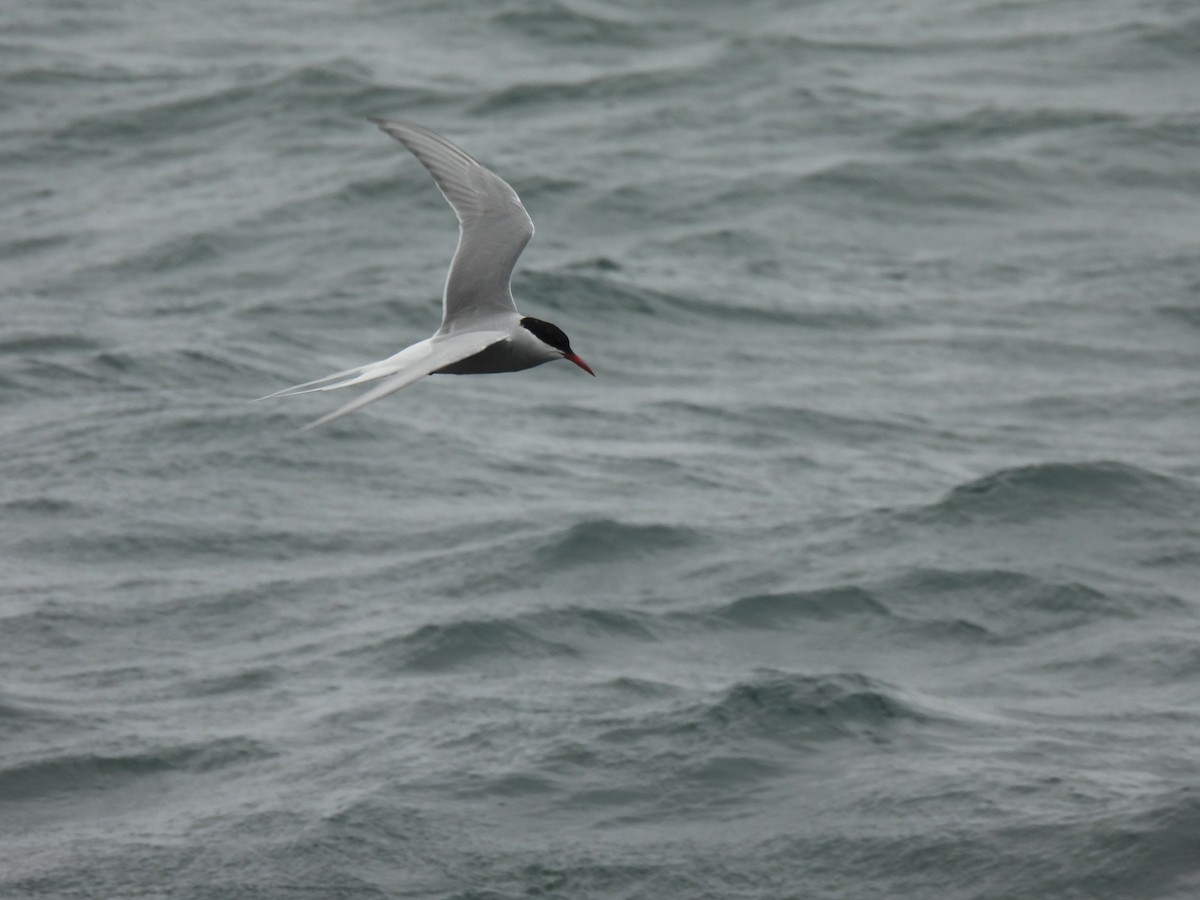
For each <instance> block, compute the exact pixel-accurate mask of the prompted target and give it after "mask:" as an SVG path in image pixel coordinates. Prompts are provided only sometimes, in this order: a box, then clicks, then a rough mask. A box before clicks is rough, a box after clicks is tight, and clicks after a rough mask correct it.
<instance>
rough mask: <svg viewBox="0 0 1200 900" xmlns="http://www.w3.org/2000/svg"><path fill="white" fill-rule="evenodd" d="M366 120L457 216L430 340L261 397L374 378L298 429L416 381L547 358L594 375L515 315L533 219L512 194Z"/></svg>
mask: <svg viewBox="0 0 1200 900" xmlns="http://www.w3.org/2000/svg"><path fill="white" fill-rule="evenodd" d="M371 121H373V122H375V123H376V124H377V125H378V126H379V127H380V128H381V129H382V130H383V131H385V132H387V133H388V134H390V135H391V136H392V137H394V138H395V139H396V140H398V141H399V142H400V143H401V144H403V145H404V146H405V147H406V148H407V149H408V150H409V151H410V152H411V153H412V154H413V155H414V156H415V157H416V158H417V159H418V160H419V161H420V162H421V164H422V165H423V166H425V168H426V169H427V170H428V171H429V174H430V175H432V176H433V180H434V181H435V182H436V183H437V186H438V188H439V189H440V190H441V192H442V195H443V196H444V197H445V198H446V200H447V202H448V203H449V204H450V206H451V208H452V209H453V210H454V212H455V215H457V216H458V223H459V238H458V249H457V250H456V251H455V253H454V260H453V262H451V264H450V271H449V273H448V274H447V276H446V290H445V293H444V294H443V297H442V325H441V327H440V328H439V329H438V330H437V332H435V333H434V335H433V336H432V337H429V338H426V339H425V340H423V341H418V342H417V343H415V344H413V345H412V346H410V347H406V348H404V349H403V350H401V351H400V352H399V353H396V354H394V355H392V356H389V357H388V358H387V359H381V360H379V361H377V362H373V363H368V364H367V365H365V366H359V367H357V368H354V369H347V370H346V371H344V372H336V373H334V374H333V375H327V376H326V377H324V378H319V379H317V380H316V381H310V382H306V383H305V384H298V385H296V386H294V387H290V388H284V389H283V390H282V391H276V392H275V393H274V394H271V395H269V397H264V398H263V399H264V400H265V399H270V397H286V396H290V395H292V394H306V393H309V392H311V391H332V390H336V389H338V388H344V387H350V386H352V385H358V384H366V383H368V382H372V381H379V380H381V379H382V383H381V384H378V385H376V386H375V387H373V388H372V389H371V390H369V391H367V392H366V393H364V394H362V395H361V396H359V397H358V398H356V399H355V400H353V401H351V402H350V403H347V404H346V405H345V406H343V407H341V408H340V409H337V410H335V411H333V412H332V413H329V414H328V415H325V416H322V417H321V418H320V419H317V420H316V421H315V422H313V423H311V424H310V425H306V426H305V428H306V429H307V428H315V427H316V426H318V425H323V424H324V423H326V422H329V421H332V420H333V419H336V418H338V417H340V416H344V415H346V413H350V412H353V411H354V410H356V409H361V408H362V407H363V406H366V405H367V404H368V403H371V402H373V401H375V400H378V399H380V398H381V397H385V396H387V395H388V394H391V393H393V392H395V391H398V390H400V389H401V388H404V387H407V386H408V385H410V384H412V383H413V382H414V381H417V380H418V379H421V378H423V377H425V376H426V375H433V374H439V373H440V374H450V375H481V374H487V373H493V372H517V371H520V370H522V369H530V368H533V367H534V366H540V365H541V364H542V363H547V362H552V361H553V360H556V359H567V360H570V361H571V362H573V363H575V365H577V366H579V367H580V368H581V369H583V370H584V371H586V372H588V373H589V374H592V375H594V374H595V373H594V372H592V370H591V368H590V367H589V366H588V364H587V363H585V362H584V361H583V360H582V359H580V358H579V357H578V356H577V355H576V354H575V353H574V351H572V350H571V345H570V342H569V341H568V340H567V336H566V335H565V334H564V333H563V332H562V331H561V330H560V329H559V328H557V327H556V326H554V325H551V324H550V323H549V322H543V321H542V320H540V319H534V318H531V317H529V316H522V315H521V314H520V313H518V312H517V308H516V304H514V303H513V298H512V289H511V287H510V280H511V278H512V271H513V267H514V266H515V265H516V262H517V257H519V256H520V255H521V251H522V250H524V249H525V245H526V244H528V243H529V239H530V238H531V237H533V222H532V221H531V220H530V218H529V214H528V213H527V212H526V211H525V207H524V206H522V205H521V200H520V198H519V197H518V196H517V194H516V191H514V190H513V189H512V188H511V187H509V185H508V184H507V183H506V182H505V181H504V180H503V179H501V178H500V177H499V176H498V175H496V174H495V173H494V172H491V171H489V170H488V169H486V168H484V167H483V166H482V165H480V164H479V163H478V162H476V161H475V160H474V159H472V158H471V157H470V156H468V155H467V154H466V153H464V152H463V151H462V150H460V149H459V148H458V147H456V146H454V144H452V143H450V142H449V141H448V140H446V139H445V138H444V137H442V136H441V135H439V134H436V133H435V132H433V131H430V130H429V129H428V128H424V127H423V126H421V125H416V124H414V123H412V122H404V121H401V120H399V119H372V120H371Z"/></svg>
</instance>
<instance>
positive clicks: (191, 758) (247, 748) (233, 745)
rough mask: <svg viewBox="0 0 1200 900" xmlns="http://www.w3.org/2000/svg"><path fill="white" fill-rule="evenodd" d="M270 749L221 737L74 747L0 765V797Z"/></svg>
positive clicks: (211, 764) (247, 758) (43, 793)
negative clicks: (117, 747)
mask: <svg viewBox="0 0 1200 900" xmlns="http://www.w3.org/2000/svg"><path fill="white" fill-rule="evenodd" d="M274 755H275V754H274V752H273V751H271V750H269V749H268V748H267V747H266V746H265V745H263V744H261V743H259V742H256V741H251V740H247V739H245V738H227V739H222V740H214V741H209V742H207V743H202V744H191V745H181V746H176V747H164V748H160V749H156V750H153V751H146V752H141V753H117V754H111V755H108V754H103V753H80V754H65V755H61V756H56V757H53V758H50V759H35V760H29V761H27V762H23V763H17V764H15V765H9V766H7V767H5V768H3V769H0V802H2V801H8V802H16V801H28V800H36V799H41V798H45V797H51V796H56V795H60V794H64V793H71V792H75V791H83V790H111V789H114V788H119V787H122V786H124V785H126V784H129V783H132V782H136V781H138V780H140V779H143V778H146V777H149V776H154V775H159V774H162V773H166V772H210V771H214V770H218V769H222V768H225V767H228V766H232V765H238V764H241V763H245V762H252V761H257V760H261V759H268V758H270V757H272V756H274Z"/></svg>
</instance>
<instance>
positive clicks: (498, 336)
mask: <svg viewBox="0 0 1200 900" xmlns="http://www.w3.org/2000/svg"><path fill="white" fill-rule="evenodd" d="M508 336H509V335H508V332H506V331H470V332H466V333H463V334H456V335H444V336H439V335H435V336H434V337H431V338H426V339H425V340H423V341H420V342H419V343H416V344H413V345H412V346H411V347H405V348H404V349H403V350H401V351H400V352H399V353H397V354H395V355H394V356H389V357H388V358H387V359H381V360H379V361H378V362H373V363H367V365H365V366H359V367H358V368H357V369H347V370H345V371H344V372H336V373H334V374H333V375H327V376H325V377H324V378H318V379H317V380H316V381H309V382H306V383H304V384H298V385H296V386H295V387H290V388H284V389H283V390H282V391H276V392H275V393H274V394H271V395H269V396H267V397H263V398H261V399H263V400H269V399H271V398H272V397H290V396H292V395H293V394H308V393H311V392H313V391H333V390H337V389H338V388H344V387H350V386H352V385H356V384H365V383H366V382H369V381H379V380H380V379H384V381H383V382H382V383H381V384H378V385H376V386H375V387H373V388H371V390H369V391H367V392H366V393H364V394H362V395H361V396H359V397H356V398H355V399H354V400H351V401H350V402H349V403H347V404H346V405H345V406H343V407H340V408H339V409H336V410H334V411H333V412H331V413H329V414H327V415H324V416H322V417H321V418H319V419H317V420H316V421H315V422H310V423H309V424H308V425H305V426H304V427H303V428H301V429H300V430H301V431H308V430H309V429H310V428H316V427H317V426H318V425H324V424H325V423H326V422H332V421H333V420H334V419H338V418H341V417H342V416H344V415H346V414H347V413H352V412H354V411H355V410H356V409H362V408H363V407H364V406H366V405H367V404H368V403H374V402H375V401H376V400H378V399H380V398H381V397H386V396H387V395H388V394H392V393H395V392H396V391H398V390H400V389H401V388H404V387H408V386H409V385H410V384H412V383H413V382H414V381H417V380H419V379H421V378H424V377H425V376H426V375H432V374H433V373H434V372H436V371H438V370H439V369H443V368H445V367H446V366H450V365H453V364H454V363H456V362H461V361H462V360H464V359H468V358H469V357H472V356H474V355H475V354H476V353H479V352H481V351H483V350H486V349H487V348H488V347H490V346H492V344H496V343H499V342H500V341H502V340H505V339H506V338H507V337H508Z"/></svg>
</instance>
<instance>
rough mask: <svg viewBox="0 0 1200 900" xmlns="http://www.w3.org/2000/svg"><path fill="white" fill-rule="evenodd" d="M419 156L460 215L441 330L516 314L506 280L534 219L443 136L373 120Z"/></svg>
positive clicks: (502, 185) (392, 121)
mask: <svg viewBox="0 0 1200 900" xmlns="http://www.w3.org/2000/svg"><path fill="white" fill-rule="evenodd" d="M371 121H372V122H374V123H375V124H376V125H378V126H379V127H380V128H381V129H382V130H383V131H385V132H387V133H388V134H390V135H391V136H392V137H394V138H395V139H396V140H398V141H399V142H400V143H401V144H403V145H404V146H405V147H406V148H408V150H409V151H410V152H411V153H412V154H413V156H415V157H416V158H417V159H418V160H420V162H421V165H423V166H424V167H425V168H426V169H428V170H429V174H430V175H432V176H433V180H434V181H435V182H437V186H438V188H440V189H441V192H442V196H444V197H445V198H446V201H447V202H448V203H449V204H450V207H451V208H452V209H453V210H454V213H455V215H457V216H458V226H459V234H458V249H457V250H455V252H454V261H453V262H451V263H450V272H449V274H448V275H447V276H446V291H445V294H444V295H443V297H442V327H441V330H442V331H443V332H454V331H461V330H463V329H464V328H469V327H470V324H471V322H472V321H473V320H474V319H477V318H480V317H482V316H486V315H488V314H491V313H496V312H516V306H515V305H514V304H513V299H512V290H511V288H510V287H509V281H510V279H511V278H512V271H513V267H514V266H515V265H516V264H517V257H519V256H520V255H521V251H522V250H524V249H525V245H526V244H528V243H529V239H530V238H531V237H533V222H532V220H531V219H530V218H529V213H527V212H526V211H525V207H524V206H522V205H521V198H520V197H518V196H517V192H516V191H514V190H513V189H512V188H511V187H509V185H508V184H507V183H506V182H505V181H504V180H503V179H502V178H500V177H499V176H498V175H496V174H495V173H493V172H490V171H488V170H487V169H485V168H484V167H483V166H481V165H480V164H479V163H478V162H476V161H475V160H474V159H472V158H471V157H470V156H468V155H467V154H466V153H464V152H463V151H462V150H460V149H459V148H458V147H456V146H454V145H453V144H452V143H450V142H449V141H448V140H446V139H445V138H444V137H442V136H441V135H439V134H437V133H435V132H433V131H430V130H429V129H428V128H425V127H423V126H421V125H415V124H413V123H412V122H405V121H403V120H402V119H371Z"/></svg>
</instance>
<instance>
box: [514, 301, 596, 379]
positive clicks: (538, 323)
mask: <svg viewBox="0 0 1200 900" xmlns="http://www.w3.org/2000/svg"><path fill="white" fill-rule="evenodd" d="M521 327H522V328H524V329H525V330H526V331H528V332H529V333H530V334H532V335H533V336H534V337H535V338H537V339H538V340H539V341H541V342H542V343H543V344H546V345H548V346H549V347H551V348H552V349H554V350H557V351H558V353H559V354H560V355H561V356H562V358H563V359H567V360H570V361H571V362H573V363H575V365H577V366H579V368H581V369H583V371H585V372H587V373H588V374H589V375H591V376H592V377H593V378H595V377H596V373H595V372H593V371H592V367H591V366H589V365H588V364H587V363H585V362H584V361H583V360H582V359H580V358H579V357H578V356H577V355H576V353H575V351H574V350H572V349H571V342H570V341H569V340H567V336H566V334H565V333H564V332H563V330H562V329H561V328H559V327H558V326H557V325H551V324H550V323H549V322H543V321H542V320H541V319H534V318H531V317H529V316H526V317H525V318H523V319H522V320H521Z"/></svg>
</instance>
